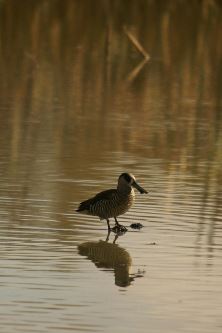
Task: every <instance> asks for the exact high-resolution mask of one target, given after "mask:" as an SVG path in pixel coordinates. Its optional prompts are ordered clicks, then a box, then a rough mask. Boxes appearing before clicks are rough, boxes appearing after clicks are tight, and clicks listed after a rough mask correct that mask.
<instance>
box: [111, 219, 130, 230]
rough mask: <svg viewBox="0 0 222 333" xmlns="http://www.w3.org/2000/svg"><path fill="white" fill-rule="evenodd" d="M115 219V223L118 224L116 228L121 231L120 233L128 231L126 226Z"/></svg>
mask: <svg viewBox="0 0 222 333" xmlns="http://www.w3.org/2000/svg"><path fill="white" fill-rule="evenodd" d="M114 219H115V222H116V225H115V228H116V229H118V231H120V232H125V231H127V228H126V227H124V225H121V224H119V222H118V221H117V218H116V217H114Z"/></svg>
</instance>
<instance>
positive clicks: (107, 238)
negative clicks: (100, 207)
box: [106, 229, 111, 242]
mask: <svg viewBox="0 0 222 333" xmlns="http://www.w3.org/2000/svg"><path fill="white" fill-rule="evenodd" d="M110 232H111V229H108V234H107V236H106V242H108V241H109V236H110Z"/></svg>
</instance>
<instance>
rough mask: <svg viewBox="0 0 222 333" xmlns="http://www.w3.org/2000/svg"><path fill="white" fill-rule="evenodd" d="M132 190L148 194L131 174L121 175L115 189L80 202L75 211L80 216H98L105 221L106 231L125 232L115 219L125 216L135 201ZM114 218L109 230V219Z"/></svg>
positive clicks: (124, 228) (123, 227) (125, 229)
mask: <svg viewBox="0 0 222 333" xmlns="http://www.w3.org/2000/svg"><path fill="white" fill-rule="evenodd" d="M134 188H135V189H136V190H137V191H139V192H140V193H141V194H144V193H148V192H147V191H146V190H145V189H144V188H143V187H141V186H140V185H139V184H138V183H137V181H136V178H135V177H134V175H133V174H131V173H126V172H124V173H122V174H121V175H120V176H119V178H118V182H117V187H116V188H115V189H109V190H106V191H102V192H99V193H97V194H96V195H95V196H94V197H92V198H89V199H87V200H85V201H83V202H81V203H80V204H79V206H78V208H77V209H76V212H78V213H80V214H87V215H91V216H98V217H99V218H100V220H106V222H107V227H108V231H110V230H113V231H121V232H125V231H127V228H126V227H125V226H123V225H121V224H119V222H118V220H117V217H118V216H120V215H123V214H125V213H126V212H127V211H128V210H129V209H130V208H131V207H132V205H133V203H134V201H135V191H134ZM111 218H114V220H115V227H114V228H111V226H110V219H111Z"/></svg>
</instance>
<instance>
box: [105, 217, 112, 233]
mask: <svg viewBox="0 0 222 333" xmlns="http://www.w3.org/2000/svg"><path fill="white" fill-rule="evenodd" d="M106 222H107V226H108V231H110V230H111V227H110V224H109V219H107V220H106Z"/></svg>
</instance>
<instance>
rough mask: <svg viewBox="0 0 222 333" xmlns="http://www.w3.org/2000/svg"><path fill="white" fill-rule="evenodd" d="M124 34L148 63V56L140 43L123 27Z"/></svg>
mask: <svg viewBox="0 0 222 333" xmlns="http://www.w3.org/2000/svg"><path fill="white" fill-rule="evenodd" d="M123 29H124V32H125V34H126V35H127V37H128V38H129V40H130V41H131V43H132V44H133V45H134V46H135V48H136V49H137V50H138V51H139V52H140V53H141V54H142V55H143V56H144V58H145V59H146V60H147V61H148V60H149V59H150V56H149V54H148V53H147V52H146V50H145V49H144V48H143V46H142V45H141V44H140V42H139V41H138V40H137V39H136V37H135V36H134V35H133V34H132V33H131V32H130V31H129V30H128V29H127V28H126V27H125V26H124V28H123Z"/></svg>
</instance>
